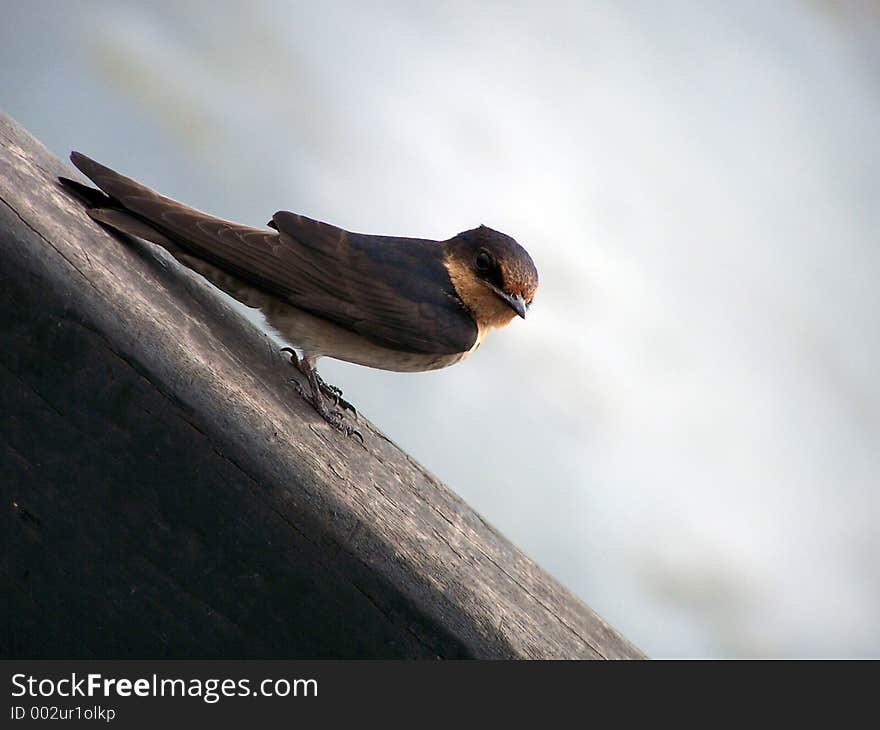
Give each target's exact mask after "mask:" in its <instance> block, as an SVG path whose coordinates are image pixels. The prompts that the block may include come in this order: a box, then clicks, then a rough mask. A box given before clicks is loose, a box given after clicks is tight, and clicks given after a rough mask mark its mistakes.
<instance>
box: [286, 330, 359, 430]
mask: <svg viewBox="0 0 880 730" xmlns="http://www.w3.org/2000/svg"><path fill="white" fill-rule="evenodd" d="M281 352H286V353H288V354H289V355H290V364H291V365H293V366H294V367H295V368H296V369H297V370H299V371H300V372H301V373H302V374H303V375H305V376H306V377H310V372H313V371H314V368H310V367H309V366H308V365H307V364H306V363H305V360H304V358H301V357H300V356H299V355H297V353H296V351H295V350H293V349H292V348H290V347H282V348H281ZM315 378H316V379H317V381H318V387H319V388H320V389H321V392H322V393H323V394H324V395H326V396H327V397H328V398H329V399H330V400H331V401H333V405H334V406H335V407H341V408H342V409H343V410H346V411H349V412H350V413H351V414H352V415H353V416H354V419H355V420H357V417H358V412H357V408H355V407H354V406H353V405H352V404H351V403H349V402H348V401H347V400H345V398H343V397H342V388H338V387H336V386H335V385H330V383H328V382H327V381H325V380H324V378H322V377H321V376H320V375H318V373H317V372H315ZM307 400H309V399H308V398H307Z"/></svg>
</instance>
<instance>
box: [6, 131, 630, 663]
mask: <svg viewBox="0 0 880 730" xmlns="http://www.w3.org/2000/svg"><path fill="white" fill-rule="evenodd" d="M72 174H73V173H72V170H71V169H70V168H69V167H67V166H65V165H62V164H61V163H60V162H59V161H58V160H57V159H55V158H54V157H52V156H51V155H50V154H49V153H48V152H47V151H46V150H45V149H44V148H43V147H42V146H41V145H40V144H39V143H38V142H37V141H35V140H34V139H33V138H31V137H30V136H29V135H28V134H27V133H26V132H25V131H24V130H23V129H21V128H20V127H19V126H18V125H16V124H15V123H14V122H13V121H12V120H10V119H9V118H7V117H2V116H0V498H2V502H0V541H2V557H3V560H2V565H0V590H2V592H3V594H4V595H5V596H6V597H7V598H6V599H5V600H4V601H3V602H2V603H0V626H2V629H0V642H2V643H0V655H2V656H4V657H7V658H9V657H14V658H40V657H53V658H89V657H100V658H164V657H168V658H215V657H216V658H316V657H377V658H380V657H385V658H395V657H398V658H418V657H425V658H434V657H443V658H446V657H450V658H451V657H477V658H533V657H534V658H553V657H570V658H575V657H583V658H624V657H639V656H641V655H640V654H639V652H638V650H636V649H635V648H634V647H633V646H632V645H631V644H629V643H628V642H627V641H626V640H625V639H623V638H621V637H620V636H619V635H618V634H617V633H616V632H615V631H614V630H613V629H611V628H610V627H609V626H608V625H607V624H605V623H604V622H603V621H602V620H601V619H600V618H599V617H598V616H596V615H595V614H594V613H593V612H592V611H590V609H589V608H587V607H586V606H585V605H583V603H581V602H580V601H578V600H577V599H576V598H574V597H573V596H571V595H570V594H569V593H568V592H566V591H565V590H564V589H563V588H562V587H560V586H559V585H558V584H557V583H556V582H555V581H554V580H553V579H552V578H550V577H549V576H548V575H547V574H546V573H544V572H543V571H542V570H541V569H540V568H539V567H538V566H537V565H535V564H534V563H533V562H532V561H531V560H529V559H528V558H527V557H526V556H525V555H523V554H522V553H521V552H520V551H519V550H517V549H516V548H515V547H514V546H513V545H511V544H510V543H509V542H508V541H507V540H506V539H505V538H504V537H502V536H501V535H499V534H498V533H497V532H496V531H495V530H494V529H493V528H492V527H491V526H489V525H488V524H486V523H485V522H484V521H483V520H482V519H481V518H480V516H479V515H477V514H476V513H475V512H474V511H473V510H471V509H470V508H469V507H468V506H467V505H466V504H465V503H464V502H462V500H461V499H459V498H458V497H457V496H456V495H455V494H453V493H452V492H451V491H450V490H449V489H447V488H446V487H445V486H444V485H443V484H441V483H440V482H438V481H437V480H436V479H435V478H434V477H432V476H431V475H430V474H428V473H427V472H426V471H425V470H424V469H422V468H421V467H420V466H419V465H418V464H416V463H415V462H414V461H413V460H412V459H411V458H410V457H408V456H407V454H405V453H404V452H402V451H401V450H400V449H399V448H398V447H397V446H395V445H394V444H393V443H391V442H390V441H389V440H388V439H387V438H386V437H385V436H383V435H382V434H381V433H379V432H378V431H377V430H375V429H374V428H373V427H371V426H370V424H369V423H367V422H366V421H364V420H363V419H362V420H361V424H360V426H359V428H360V430H361V431H362V432H363V434H364V437H365V441H366V445H365V447H362V446H361V445H360V444H359V443H358V442H357V441H356V440H355V439H346V438H345V437H343V436H341V435H339V434H338V433H336V432H334V431H332V430H331V429H330V428H329V427H328V426H327V425H326V424H325V423H324V422H323V421H321V420H320V419H319V418H318V417H317V416H316V414H315V413H314V412H313V411H312V410H311V408H310V407H309V406H308V405H307V404H306V403H305V402H304V401H303V400H302V399H301V398H299V397H298V396H297V395H296V393H295V391H294V389H293V387H292V386H291V385H290V384H289V382H288V379H289V378H290V377H292V374H293V372H292V368H290V366H289V365H287V364H286V362H285V360H284V359H283V358H282V356H281V355H280V354H279V353H278V352H277V348H276V346H275V345H274V344H273V343H272V342H271V341H270V340H269V339H268V338H267V337H266V336H265V335H264V334H263V333H261V332H260V331H259V330H258V329H257V328H255V327H253V326H252V325H250V324H248V323H247V322H246V321H245V320H244V319H243V318H242V317H241V316H240V315H238V314H237V313H236V312H234V311H233V310H231V309H230V308H229V307H228V306H227V305H226V304H225V303H223V302H222V301H221V300H220V299H219V298H218V297H216V296H215V295H214V293H213V292H212V291H211V290H210V289H209V288H208V286H207V285H206V284H205V283H204V282H202V281H201V280H200V279H198V278H197V277H196V276H194V275H192V274H190V273H188V272H186V271H185V270H183V269H182V268H181V267H179V266H177V265H176V264H174V263H172V262H171V259H170V258H167V257H165V256H162V255H159V254H158V253H157V249H155V248H153V247H152V246H148V245H147V244H144V243H142V242H136V241H132V240H127V241H121V240H120V239H119V238H115V237H113V236H112V235H111V234H109V233H108V232H107V231H105V230H103V229H101V228H100V227H99V226H97V225H95V224H94V223H93V222H92V221H91V220H90V219H89V218H88V217H87V216H86V215H85V213H84V211H83V209H82V207H81V206H80V205H79V204H78V203H77V202H76V201H75V200H74V199H72V198H71V197H69V196H68V195H67V194H66V193H65V192H64V191H63V190H62V189H61V188H60V187H59V186H58V185H57V183H56V182H55V179H56V177H57V176H58V175H68V176H70V175H72Z"/></svg>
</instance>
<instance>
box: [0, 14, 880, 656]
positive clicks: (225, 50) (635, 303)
mask: <svg viewBox="0 0 880 730" xmlns="http://www.w3.org/2000/svg"><path fill="white" fill-rule="evenodd" d="M0 18H2V22H0V109H2V110H3V111H5V112H7V113H9V114H11V115H12V116H13V117H15V118H16V119H17V120H18V121H19V122H21V123H22V124H23V125H24V126H26V127H27V128H28V129H29V130H30V131H31V132H32V133H33V134H35V135H36V136H37V137H38V138H40V139H41V140H42V141H43V142H44V143H45V144H46V145H47V146H48V147H49V148H50V149H51V150H52V151H53V152H55V153H56V154H57V155H59V156H64V155H66V154H67V153H68V152H69V150H71V149H78V150H81V151H83V152H85V153H87V154H89V155H90V156H93V157H95V158H96V159H98V160H99V161H101V162H104V163H106V164H108V165H110V166H112V167H115V168H117V169H119V170H120V171H122V172H124V173H126V174H128V175H131V176H132V177H135V178H137V179H139V180H141V181H143V182H145V183H146V184H148V185H150V186H152V187H154V188H157V189H158V190H160V191H161V192H163V193H165V194H167V195H170V196H172V197H174V198H178V199H180V200H183V201H185V202H187V203H190V204H192V205H194V206H196V207H198V208H201V209H203V210H206V211H209V212H211V213H215V214H218V215H221V216H222V217H225V218H231V219H235V220H239V221H242V222H245V223H248V224H252V225H263V224H264V223H265V222H266V221H267V220H268V219H269V216H270V215H271V214H272V213H273V212H274V211H276V210H278V209H289V210H293V211H296V212H300V213H304V214H306V215H309V216H311V217H314V218H318V219H322V220H326V221H329V222H332V223H334V224H336V225H339V226H342V227H345V228H348V229H349V230H354V231H361V232H367V233H382V234H391V235H395V234H396V235H409V236H417V237H425V238H448V237H450V236H452V235H453V234H455V233H457V232H458V231H460V230H463V229H466V228H471V227H474V226H476V225H478V224H479V223H485V224H486V225H489V226H491V227H493V228H497V229H500V230H502V231H505V232H507V233H509V234H511V235H513V236H514V237H515V238H517V239H518V240H519V241H520V242H521V243H522V244H523V245H524V246H525V247H526V248H527V249H528V250H529V251H530V253H531V254H532V256H533V258H534V259H535V262H536V264H537V266H538V269H539V271H540V275H541V287H540V290H539V292H538V296H537V298H536V303H535V305H534V306H533V308H532V312H531V314H530V316H529V319H528V320H526V321H521V320H517V321H516V322H514V323H512V325H511V326H510V327H509V328H508V329H507V330H505V331H504V332H503V333H496V334H495V335H494V336H491V337H489V339H488V340H487V342H486V343H485V344H484V345H483V347H482V348H481V349H480V351H479V352H478V353H476V354H475V355H474V356H472V357H471V358H469V359H468V360H467V361H466V362H465V363H464V364H462V365H459V366H456V367H453V368H451V369H448V370H444V371H439V372H435V373H426V374H404V375H400V374H391V373H383V372H379V371H372V370H368V369H364V368H359V367H357V366H353V365H346V364H342V363H335V362H331V361H324V362H323V364H322V372H323V374H324V375H325V377H327V379H328V380H329V381H330V382H333V383H336V384H338V385H341V386H342V387H343V388H344V390H345V393H346V396H347V397H349V398H350V399H351V400H352V401H353V402H354V403H355V404H356V405H357V406H358V407H359V409H360V410H361V411H363V412H364V413H365V414H366V415H367V416H368V417H369V418H370V419H372V420H373V421H374V422H375V423H377V424H378V425H379V427H380V428H382V429H383V430H384V431H385V432H386V433H387V434H388V435H389V436H390V437H391V438H392V439H394V440H395V441H397V442H398V443H399V444H400V445H401V446H403V447H404V448H405V449H407V450H408V451H409V452H410V453H411V454H413V455H414V456H415V457H416V458H417V459H418V460H419V461H421V462H422V463H423V464H424V465H425V466H427V467H428V468H429V469H430V470H431V471H433V472H434V473H435V474H437V475H438V476H439V477H440V478H441V479H443V480H444V481H445V482H446V483H447V484H449V485H450V486H451V487H452V488H453V489H455V490H456V491H457V492H458V493H459V494H461V495H462V496H463V497H464V498H465V499H466V500H467V501H468V502H469V503H470V504H471V505H473V506H474V507H475V508H476V509H477V510H478V511H480V512H481V513H482V514H483V515H484V516H485V517H486V518H487V519H488V520H489V521H490V522H492V523H494V524H495V525H496V526H497V527H498V528H499V529H500V530H501V531H502V532H504V533H505V534H506V535H507V536H508V537H510V538H511V539H512V540H513V541H514V542H515V543H517V544H518V545H519V546H520V547H522V548H523V549H524V550H525V551H526V552H527V553H529V554H530V555H531V556H532V557H533V558H534V559H535V560H537V561H538V562H539V563H540V564H541V565H542V566H543V567H544V568H546V569H547V570H549V571H550V572H551V573H552V574H553V575H555V576H556V577H557V578H558V579H559V580H560V581H561V582H562V583H564V584H565V585H566V586H567V587H568V588H570V589H571V590H572V591H574V592H575V593H576V594H577V595H579V596H580V597H581V598H583V599H584V600H585V601H586V602H587V603H588V604H589V605H590V606H591V607H593V608H594V609H595V610H596V611H598V612H599V613H600V614H601V615H602V616H603V617H604V618H605V619H606V620H608V621H609V622H610V623H611V624H613V625H614V626H615V627H616V628H617V629H619V630H620V631H621V632H622V633H623V634H624V635H625V636H627V637H628V638H629V639H630V640H632V641H633V642H635V643H636V644H637V645H638V646H640V647H641V648H642V649H643V650H644V651H646V652H647V653H648V654H650V655H652V656H655V657H714V656H792V657H810V656H839V657H845V656H877V655H880V565H878V559H880V532H878V529H877V521H878V517H880V492H878V480H880V378H878V368H880V287H878V285H877V282H878V280H880V235H878V231H880V199H878V197H880V174H878V169H880V144H878V135H880V5H878V4H877V3H868V2H855V1H852V2H848V1H846V0H841V1H837V2H835V1H833V0H791V1H785V0H779V1H778V2H773V3H765V2H759V1H758V0H753V1H749V0H746V1H744V2H738V3H726V2H722V1H721V0H718V1H717V2H700V3H696V2H665V3H653V2H613V3H612V2H598V1H593V2H587V1H582V2H576V3H563V2H558V3H553V2H550V3H547V2H534V3H527V2H497V3H492V2H408V1H404V0H397V1H396V2H384V3H367V2H354V1H353V2H347V3H346V2H333V3H321V4H320V8H319V4H317V3H311V2H302V3H299V2H272V1H271V0H249V2H247V3H245V2H217V1H216V0H215V1H212V2H192V1H190V2H185V1H182V0H164V1H156V0H152V1H151V2H134V1H125V0H112V1H110V0H106V1H101V2H99V1H93V2H86V1H77V0H66V2H64V3H61V2H55V1H52V0H27V1H25V0H0Z"/></svg>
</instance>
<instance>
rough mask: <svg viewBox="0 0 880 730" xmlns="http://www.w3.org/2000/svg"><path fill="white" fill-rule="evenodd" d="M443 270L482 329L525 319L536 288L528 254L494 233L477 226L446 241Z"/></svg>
mask: <svg viewBox="0 0 880 730" xmlns="http://www.w3.org/2000/svg"><path fill="white" fill-rule="evenodd" d="M446 268H447V270H448V271H449V277H450V279H451V280H452V284H453V286H455V290H456V292H457V293H458V296H459V298H460V299H461V300H462V301H463V302H464V303H465V305H466V306H467V307H468V309H469V310H470V311H471V314H473V316H474V318H475V319H476V320H477V324H478V325H480V326H481V329H482V328H486V327H503V326H504V325H506V324H507V323H508V322H510V320H511V319H513V318H514V317H515V316H516V315H519V316H520V317H523V318H525V316H526V313H527V312H528V308H529V305H530V304H531V303H532V299H533V297H534V296H535V291H536V290H537V289H538V271H537V270H536V269H535V264H534V262H533V261H532V257H531V256H529V254H528V252H527V251H526V250H525V249H524V248H523V247H522V246H520V245H519V244H518V243H517V242H516V241H514V240H513V239H512V238H511V237H510V236H506V235H504V234H503V233H499V232H498V231H493V230H492V229H491V228H486V226H480V227H479V228H474V229H472V230H470V231H464V232H463V233H459V234H458V235H457V236H455V237H454V238H451V239H450V240H448V241H446Z"/></svg>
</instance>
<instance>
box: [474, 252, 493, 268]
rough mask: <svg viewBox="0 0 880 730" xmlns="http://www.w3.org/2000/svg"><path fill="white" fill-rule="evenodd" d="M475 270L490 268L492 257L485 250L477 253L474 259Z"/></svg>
mask: <svg viewBox="0 0 880 730" xmlns="http://www.w3.org/2000/svg"><path fill="white" fill-rule="evenodd" d="M476 266H477V271H488V270H489V269H490V268H492V257H491V256H490V255H489V254H488V253H486V252H485V251H480V253H478V254H477V260H476Z"/></svg>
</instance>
